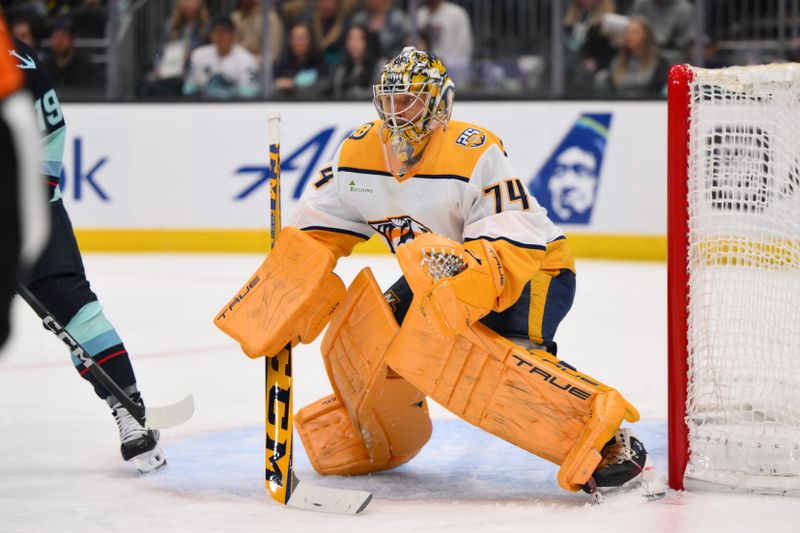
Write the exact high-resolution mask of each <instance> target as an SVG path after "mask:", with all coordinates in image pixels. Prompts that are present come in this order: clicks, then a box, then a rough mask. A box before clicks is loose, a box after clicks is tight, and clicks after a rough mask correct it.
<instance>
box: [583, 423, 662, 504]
mask: <svg viewBox="0 0 800 533" xmlns="http://www.w3.org/2000/svg"><path fill="white" fill-rule="evenodd" d="M601 454H602V456H603V459H602V460H601V461H600V464H599V465H597V469H596V470H595V471H594V473H593V474H592V477H591V478H589V481H588V482H587V483H586V485H584V486H583V490H584V491H585V492H587V493H589V494H591V495H592V496H593V497H594V499H595V501H597V502H600V501H602V498H603V494H604V493H609V492H617V491H619V490H624V491H626V492H627V491H629V490H634V489H636V490H641V491H642V495H643V496H644V497H645V498H646V499H657V498H660V497H662V496H663V495H664V490H663V488H661V487H660V486H659V485H658V483H656V480H655V471H654V469H653V467H652V465H651V463H650V457H649V456H648V454H647V450H645V448H644V444H642V441H640V440H639V438H638V437H636V435H634V434H633V431H631V430H630V429H629V428H620V429H618V430H617V432H616V433H615V434H614V436H613V437H611V440H609V441H608V442H607V443H606V444H605V446H603V450H602V452H601Z"/></svg>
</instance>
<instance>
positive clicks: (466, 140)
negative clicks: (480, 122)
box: [456, 128, 486, 148]
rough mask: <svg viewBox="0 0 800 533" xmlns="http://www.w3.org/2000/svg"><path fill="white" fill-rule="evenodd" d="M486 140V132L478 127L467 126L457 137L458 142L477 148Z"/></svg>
mask: <svg viewBox="0 0 800 533" xmlns="http://www.w3.org/2000/svg"><path fill="white" fill-rule="evenodd" d="M485 142H486V134H485V133H484V132H482V131H481V130H479V129H477V128H467V129H465V130H464V131H462V132H461V133H460V134H459V135H458V137H456V144H460V145H461V146H464V147H466V148H477V147H479V146H483V143H485Z"/></svg>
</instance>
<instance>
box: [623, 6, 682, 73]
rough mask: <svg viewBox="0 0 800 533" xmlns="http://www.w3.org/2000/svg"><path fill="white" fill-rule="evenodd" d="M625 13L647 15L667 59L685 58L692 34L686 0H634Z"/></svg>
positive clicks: (679, 61)
mask: <svg viewBox="0 0 800 533" xmlns="http://www.w3.org/2000/svg"><path fill="white" fill-rule="evenodd" d="M628 14H629V15H630V16H632V17H644V18H646V19H647V21H648V22H649V23H650V26H651V27H652V28H653V35H654V36H655V40H656V43H658V45H659V46H660V47H661V49H662V50H663V51H664V55H665V56H666V57H667V59H668V60H669V62H670V63H681V62H683V61H685V60H686V58H687V52H688V47H689V43H690V42H691V41H692V37H693V35H694V8H693V7H692V4H690V3H689V0H636V1H635V2H634V3H633V5H632V6H631V9H630V11H629V12H628Z"/></svg>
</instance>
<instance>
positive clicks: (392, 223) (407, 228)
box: [367, 215, 431, 253]
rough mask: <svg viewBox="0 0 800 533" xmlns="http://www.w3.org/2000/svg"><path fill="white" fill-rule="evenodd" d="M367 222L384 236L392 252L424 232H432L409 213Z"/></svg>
mask: <svg viewBox="0 0 800 533" xmlns="http://www.w3.org/2000/svg"><path fill="white" fill-rule="evenodd" d="M367 224H369V225H370V227H371V228H372V229H374V230H375V231H376V232H377V233H378V234H379V235H380V236H381V237H383V238H384V240H385V241H386V244H388V245H389V249H390V250H391V251H392V253H395V252H396V251H397V247H398V246H400V245H401V244H403V243H405V242H408V241H411V240H413V239H414V238H415V237H417V236H419V235H422V234H423V233H431V230H430V229H428V227H426V226H425V224H422V223H421V222H417V221H416V220H414V219H413V218H411V217H410V216H408V215H400V216H396V217H390V218H385V219H383V220H369V221H367Z"/></svg>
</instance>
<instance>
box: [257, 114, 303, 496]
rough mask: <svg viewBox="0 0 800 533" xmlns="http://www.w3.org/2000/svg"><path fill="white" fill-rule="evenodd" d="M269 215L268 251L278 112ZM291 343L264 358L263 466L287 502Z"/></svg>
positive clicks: (273, 232) (275, 217)
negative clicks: (271, 355)
mask: <svg viewBox="0 0 800 533" xmlns="http://www.w3.org/2000/svg"><path fill="white" fill-rule="evenodd" d="M268 122H269V169H270V177H269V218H270V242H269V244H270V250H272V247H273V246H275V241H276V239H277V238H278V234H279V233H280V231H281V181H280V178H281V160H280V115H279V114H278V113H270V115H269V118H268ZM292 396H293V394H292V346H291V344H288V345H286V347H285V348H284V349H283V350H281V351H280V352H279V353H278V354H277V355H275V356H273V357H266V358H264V397H265V409H266V419H265V430H266V445H265V469H266V472H265V474H266V485H267V491H268V492H269V494H270V496H272V498H274V499H275V500H276V501H278V502H280V503H282V504H287V503H288V502H289V498H291V497H292V492H293V488H294V485H295V484H296V483H295V477H294V475H293V469H292V450H293V439H294V419H293V417H294V411H293V405H292Z"/></svg>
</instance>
